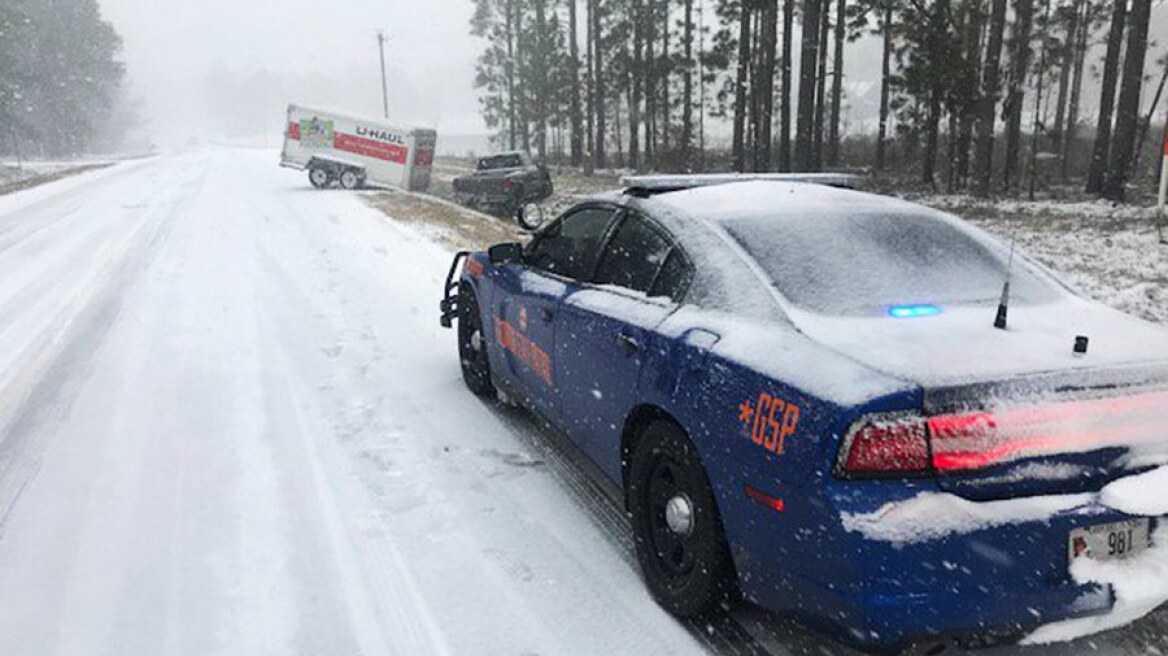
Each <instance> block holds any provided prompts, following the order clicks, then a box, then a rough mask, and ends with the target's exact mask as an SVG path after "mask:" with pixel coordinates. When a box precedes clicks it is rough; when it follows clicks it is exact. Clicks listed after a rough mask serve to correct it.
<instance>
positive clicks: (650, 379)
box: [441, 175, 1168, 650]
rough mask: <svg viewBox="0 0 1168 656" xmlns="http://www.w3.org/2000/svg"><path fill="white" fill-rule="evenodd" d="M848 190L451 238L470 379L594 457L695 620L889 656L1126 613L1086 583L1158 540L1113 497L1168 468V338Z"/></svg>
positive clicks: (765, 187)
mask: <svg viewBox="0 0 1168 656" xmlns="http://www.w3.org/2000/svg"><path fill="white" fill-rule="evenodd" d="M847 182H848V180H847V179H846V178H842V177H837V176H814V175H813V176H804V177H799V176H794V177H791V176H778V175H772V176H765V175H764V176H746V177H742V176H696V177H671V176H662V177H656V178H653V177H644V178H631V179H627V180H626V185H627V187H628V188H627V189H625V190H624V191H622V192H619V193H616V192H614V193H611V194H608V195H601V196H598V197H596V198H593V199H590V200H587V201H584V202H581V203H579V204H578V205H576V206H574V207H573V208H571V209H570V210H568V211H567V212H565V213H564V214H563V215H562V216H560V217H558V218H557V219H555V220H554V221H552V222H551V223H549V224H548V225H546V226H545V227H544V228H542V229H541V230H540V231H538V232H537V233H536V234H535V235H534V236H533V238H532V240H531V242H530V243H529V244H527V245H526V246H521V245H520V244H499V245H495V246H493V247H491V248H490V249H489V251H487V252H476V253H460V254H459V255H458V257H456V258H455V261H454V263H453V264H452V266H451V271H450V275H449V276H448V279H447V284H446V291H445V298H444V299H443V301H442V304H441V308H442V322H443V325H445V326H446V327H451V326H453V324H454V323H455V320H457V333H458V348H459V356H460V358H461V362H462V372H463V377H464V379H465V382H466V385H467V386H468V387H469V388H470V390H471V391H473V392H474V393H476V394H480V395H484V396H486V395H489V396H495V395H498V396H499V397H500V398H503V399H505V400H511V401H513V402H516V403H521V404H522V405H524V406H526V407H527V408H529V409H530V410H531V411H533V412H535V413H536V414H538V415H539V416H540V417H542V418H543V419H544V420H546V422H547V423H549V424H550V425H551V426H553V427H554V428H555V429H556V430H558V431H560V432H562V433H563V434H564V435H565V436H567V438H568V439H569V440H570V442H571V443H572V444H573V445H574V446H575V447H577V448H578V449H579V451H581V452H582V453H583V454H584V455H585V456H586V457H587V459H588V460H589V461H591V463H594V464H595V465H596V467H597V468H598V469H599V471H600V472H602V473H603V475H604V477H605V478H606V479H607V480H608V481H609V482H611V484H612V486H613V488H614V490H615V491H616V492H617V493H618V494H619V495H620V498H621V499H623V500H624V502H625V504H626V506H627V509H628V511H629V513H630V516H631V519H632V525H633V531H634V535H635V538H636V552H637V557H638V560H639V562H640V564H641V567H642V571H643V576H644V580H645V583H646V585H647V586H648V588H649V589H650V591H651V592H652V594H653V596H654V598H655V599H656V600H657V601H658V602H659V603H660V604H661V605H662V606H663V607H664V608H666V609H667V610H669V611H670V612H672V613H675V614H677V615H679V616H694V615H699V614H702V613H705V612H709V611H711V610H712V609H715V608H717V607H719V606H720V605H724V604H725V603H726V602H733V601H735V600H739V599H744V600H746V601H748V602H751V603H755V604H759V605H761V606H763V607H765V608H767V609H770V610H772V611H775V612H779V613H784V614H789V615H792V616H794V617H796V618H798V619H800V620H802V621H803V622H805V623H807V624H810V625H812V626H815V627H817V628H820V629H822V630H825V631H828V632H830V633H831V634H832V635H833V636H835V637H836V638H838V639H840V640H841V641H843V642H846V643H849V644H852V645H855V646H859V647H861V648H866V649H872V650H896V649H899V648H902V647H904V646H905V645H908V644H911V643H914V642H917V641H920V640H922V639H931V640H943V641H958V642H961V643H970V644H984V643H990V642H1000V641H1008V640H1016V639H1018V638H1020V637H1023V636H1025V635H1027V634H1028V633H1030V632H1031V631H1033V630H1035V629H1036V628H1037V627H1039V626H1041V625H1046V624H1050V623H1053V622H1058V621H1063V620H1067V619H1069V618H1076V617H1084V616H1091V615H1099V614H1106V613H1108V612H1110V611H1112V609H1113V607H1114V605H1115V604H1116V597H1115V594H1114V591H1113V590H1112V589H1111V588H1110V587H1109V586H1108V585H1106V584H1100V583H1097V582H1091V581H1084V580H1081V579H1080V578H1078V577H1076V576H1074V575H1073V570H1074V566H1075V564H1076V563H1077V562H1078V561H1081V560H1084V559H1086V560H1091V561H1097V562H1104V561H1108V560H1116V561H1122V560H1125V559H1130V558H1136V557H1138V556H1139V555H1140V554H1142V553H1143V552H1145V551H1147V550H1148V549H1152V548H1155V546H1156V545H1155V544H1154V541H1155V540H1154V536H1155V535H1156V531H1157V530H1158V529H1159V528H1160V523H1159V522H1160V520H1159V519H1158V518H1157V517H1155V516H1150V515H1149V514H1148V513H1147V512H1145V513H1144V514H1140V513H1139V512H1136V511H1133V510H1132V509H1131V508H1128V507H1125V506H1124V505H1123V504H1116V503H1114V502H1112V503H1111V504H1110V505H1108V503H1105V501H1106V498H1105V495H1102V494H1100V491H1101V490H1104V489H1105V488H1107V487H1108V486H1109V485H1110V484H1112V483H1113V482H1114V481H1117V480H1119V479H1123V478H1125V477H1129V476H1133V475H1138V474H1140V473H1142V472H1145V471H1148V470H1150V469H1152V468H1154V467H1157V466H1160V465H1164V464H1165V463H1168V428H1165V426H1168V410H1166V409H1168V392H1166V391H1165V390H1168V331H1165V330H1163V329H1162V328H1160V327H1158V326H1156V325H1153V324H1150V323H1147V322H1144V321H1142V320H1139V319H1136V318H1134V317H1130V316H1127V315H1125V314H1122V313H1119V312H1117V311H1114V310H1111V309H1108V308H1106V307H1104V306H1102V305H1100V304H1097V303H1095V302H1093V301H1089V300H1086V299H1084V298H1083V297H1081V296H1080V295H1078V294H1077V293H1075V292H1074V291H1072V290H1071V289H1070V288H1069V287H1068V286H1067V285H1066V284H1064V283H1063V282H1061V281H1060V280H1059V279H1058V278H1057V277H1056V276H1055V275H1053V274H1052V273H1051V272H1050V271H1048V270H1046V269H1045V268H1043V267H1042V266H1041V265H1039V264H1037V263H1036V262H1034V261H1032V260H1030V259H1029V258H1027V257H1025V256H1023V255H1022V254H1020V253H1015V252H1014V249H1013V247H1012V246H1011V245H1010V244H1006V243H1003V242H1000V241H998V240H997V239H995V238H994V237H991V236H990V235H988V234H986V233H984V232H982V231H981V230H979V229H977V228H975V227H974V226H972V225H970V224H967V223H965V222H963V221H961V220H959V219H957V218H955V217H953V216H951V215H948V214H944V213H941V212H938V211H935V210H931V209H928V208H925V207H922V206H919V205H915V204H912V203H909V202H905V201H900V200H895V199H891V198H886V197H881V196H876V195H872V194H867V193H862V192H859V191H855V190H851V189H846V188H841V187H844V186H847ZM460 264H461V266H460Z"/></svg>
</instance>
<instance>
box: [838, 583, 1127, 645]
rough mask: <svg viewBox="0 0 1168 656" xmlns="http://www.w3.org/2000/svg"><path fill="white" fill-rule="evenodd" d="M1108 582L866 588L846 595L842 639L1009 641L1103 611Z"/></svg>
mask: <svg viewBox="0 0 1168 656" xmlns="http://www.w3.org/2000/svg"><path fill="white" fill-rule="evenodd" d="M1114 603H1115V600H1114V594H1113V593H1112V590H1111V589H1110V587H1106V586H1098V585H1093V584H1089V585H1077V584H1067V585H1061V586H1057V587H1051V588H1046V589H1041V590H1010V589H994V588H986V589H985V590H980V591H969V590H964V591H959V592H957V591H948V590H943V591H938V592H935V593H927V594H920V593H906V594H866V595H860V596H856V597H852V598H851V599H848V600H846V602H845V607H850V611H849V612H848V614H849V615H851V616H852V617H853V618H854V620H858V621H855V622H854V623H849V624H850V625H849V626H848V629H847V631H846V634H845V636H844V639H843V642H846V643H849V644H853V645H855V646H858V647H860V648H869V649H872V648H875V649H878V650H879V649H881V648H890V647H901V646H904V645H907V644H911V643H914V642H937V641H943V642H949V643H954V644H957V645H959V646H962V647H985V646H990V645H994V644H1001V643H1013V642H1017V641H1018V640H1020V639H1022V638H1023V637H1025V636H1026V635H1027V634H1029V633H1031V632H1032V631H1034V630H1035V629H1037V628H1038V627H1039V626H1042V625H1044V624H1048V623H1051V622H1057V621H1061V620H1067V619H1073V618H1078V617H1088V616H1093V615H1101V614H1104V613H1106V612H1108V611H1109V610H1111V608H1112V607H1113V605H1114Z"/></svg>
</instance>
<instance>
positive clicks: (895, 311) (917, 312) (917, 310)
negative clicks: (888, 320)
mask: <svg viewBox="0 0 1168 656" xmlns="http://www.w3.org/2000/svg"><path fill="white" fill-rule="evenodd" d="M938 314H941V308H939V307H937V306H936V305H928V304H922V305H893V306H892V307H890V308H888V316H890V317H894V318H896V319H918V318H920V317H934V316H937V315H938Z"/></svg>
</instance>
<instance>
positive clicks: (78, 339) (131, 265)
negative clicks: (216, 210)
mask: <svg viewBox="0 0 1168 656" xmlns="http://www.w3.org/2000/svg"><path fill="white" fill-rule="evenodd" d="M198 182H199V179H198V178H189V177H188V178H185V179H182V180H180V181H179V182H178V184H179V186H180V187H181V188H182V193H180V194H171V195H170V196H169V197H168V198H167V202H165V203H163V204H159V205H153V206H151V207H150V209H149V211H147V212H145V213H144V214H143V216H142V218H141V219H140V221H139V222H138V223H137V225H135V226H134V228H133V229H132V230H131V231H130V232H129V233H128V234H127V236H126V237H125V238H124V239H123V240H122V241H121V242H120V243H119V244H118V246H116V247H115V251H116V254H115V255H113V256H111V257H110V259H109V260H108V261H106V262H105V263H103V264H102V265H101V266H100V268H99V269H98V272H97V273H96V274H95V275H94V277H93V279H92V280H91V281H89V282H88V284H87V285H86V286H85V287H83V288H82V289H81V290H79V291H78V292H77V297H76V299H75V302H74V304H72V305H70V306H67V307H66V308H64V309H63V310H62V311H61V312H60V313H59V314H58V315H57V316H56V317H55V318H54V319H53V320H52V321H51V322H50V324H49V325H48V327H47V329H46V330H45V331H44V332H43V333H42V334H41V336H40V337H39V338H38V340H37V342H36V343H35V344H33V345H29V346H28V347H27V348H26V355H25V357H24V358H23V359H22V360H20V361H18V362H17V366H16V367H14V368H13V370H14V374H13V375H12V376H11V377H10V378H7V379H6V380H4V381H0V384H2V385H3V387H0V413H4V414H7V415H8V416H7V418H6V419H3V417H2V416H0V419H3V421H4V423H3V424H0V539H2V538H3V536H4V528H5V524H6V523H7V520H8V517H9V516H10V515H11V513H12V510H13V509H14V508H15V506H16V504H17V502H18V501H19V499H20V496H21V494H22V492H23V490H24V489H25V487H26V486H27V485H28V484H29V482H30V481H32V479H33V478H34V477H35V476H36V473H37V471H38V469H39V466H40V457H41V454H42V453H43V452H44V450H45V449H46V448H47V447H48V444H47V443H46V437H47V435H48V434H49V433H50V432H51V431H49V430H46V428H47V426H48V425H50V424H52V423H55V422H56V421H59V420H60V419H62V418H63V417H65V416H67V415H68V412H69V409H70V407H71V405H72V400H73V398H75V396H76V394H77V393H78V391H79V390H80V389H81V387H82V385H83V384H84V381H85V380H86V378H87V377H88V372H89V370H90V368H91V367H92V363H93V359H94V356H95V355H96V352H97V351H98V350H99V348H100V346H101V344H102V342H103V341H104V337H105V335H106V333H107V332H108V331H109V329H110V327H111V326H112V325H113V323H114V322H115V321H116V319H117V318H118V316H119V314H120V312H121V309H122V305H123V303H124V300H125V297H126V294H127V293H128V291H129V290H130V288H131V287H132V286H133V284H134V281H135V277H136V276H137V274H139V273H140V272H141V271H143V270H144V269H145V268H146V266H147V265H148V264H149V262H150V261H151V259H152V258H153V257H154V255H155V254H156V253H157V251H158V246H159V244H160V243H161V242H162V241H163V240H164V239H165V238H166V234H167V231H168V229H169V227H170V220H169V219H170V218H171V217H172V215H173V212H174V210H175V208H176V207H177V206H179V205H180V204H181V203H182V202H184V201H185V200H186V199H187V198H189V197H190V196H191V195H192V194H193V193H194V192H195V190H196V188H197V186H198ZM164 191H166V190H164V189H159V190H158V193H157V194H155V196H159V195H163V192H164ZM41 205H51V203H50V202H49V201H48V200H46V201H44V203H42V204H41ZM34 207H37V205H34Z"/></svg>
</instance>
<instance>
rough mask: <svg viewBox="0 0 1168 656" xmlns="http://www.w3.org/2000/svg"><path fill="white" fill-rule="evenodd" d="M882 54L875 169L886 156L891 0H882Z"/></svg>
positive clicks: (882, 167) (882, 168)
mask: <svg viewBox="0 0 1168 656" xmlns="http://www.w3.org/2000/svg"><path fill="white" fill-rule="evenodd" d="M884 3H885V4H884V17H883V19H882V21H881V25H880V29H881V30H882V31H883V32H884V54H883V55H882V56H881V58H880V124H879V127H878V128H877V130H876V170H877V171H883V170H884V166H885V164H886V163H887V158H888V97H889V95H890V92H891V86H892V85H891V79H892V0H884Z"/></svg>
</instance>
